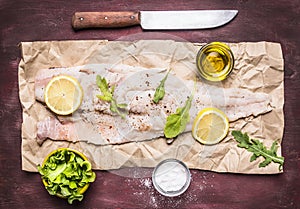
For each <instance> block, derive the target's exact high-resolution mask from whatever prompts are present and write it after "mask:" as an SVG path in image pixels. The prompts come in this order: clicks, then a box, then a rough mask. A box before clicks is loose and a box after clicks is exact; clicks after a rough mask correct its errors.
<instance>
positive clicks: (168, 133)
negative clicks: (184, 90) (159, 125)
mask: <svg viewBox="0 0 300 209" xmlns="http://www.w3.org/2000/svg"><path fill="white" fill-rule="evenodd" d="M192 100H193V95H192V96H190V97H189V98H188V99H187V100H186V102H185V105H184V107H179V108H177V109H176V112H175V113H174V114H171V115H169V116H168V117H167V122H166V125H165V128H164V134H165V137H166V138H174V137H176V136H178V135H179V134H180V133H182V132H183V131H184V130H185V127H186V124H187V123H188V122H189V121H190V114H189V111H190V109H191V106H192Z"/></svg>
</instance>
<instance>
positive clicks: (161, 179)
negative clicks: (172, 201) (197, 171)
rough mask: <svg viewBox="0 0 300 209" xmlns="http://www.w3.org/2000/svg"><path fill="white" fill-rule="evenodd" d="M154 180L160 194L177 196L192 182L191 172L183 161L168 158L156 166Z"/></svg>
mask: <svg viewBox="0 0 300 209" xmlns="http://www.w3.org/2000/svg"><path fill="white" fill-rule="evenodd" d="M152 182H153V185H154V188H155V189H156V190H157V191H158V192H159V193H160V194H162V195H164V196H167V197H175V196H178V195H181V194H182V193H184V192H185V191H186V190H187V188H188V187H189V185H190V182H191V173H190V171H189V169H188V167H187V166H186V165H185V164H184V163H183V162H181V161H179V160H177V159H166V160H163V161H162V162H160V163H159V164H158V165H157V166H156V167H155V169H154V171H153V173H152Z"/></svg>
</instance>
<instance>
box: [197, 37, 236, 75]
mask: <svg viewBox="0 0 300 209" xmlns="http://www.w3.org/2000/svg"><path fill="white" fill-rule="evenodd" d="M196 64H197V68H198V70H199V73H200V75H201V77H203V78H204V79H206V80H209V81H221V80H224V79H225V78H226V77H227V76H228V75H229V74H230V72H231V71H232V69H233V66H234V57H233V54H232V52H231V50H230V48H229V46H228V45H226V44H224V43H221V42H212V43H209V44H206V45H204V46H203V47H201V49H200V50H199V52H198V54H197V58H196Z"/></svg>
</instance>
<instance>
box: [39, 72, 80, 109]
mask: <svg viewBox="0 0 300 209" xmlns="http://www.w3.org/2000/svg"><path fill="white" fill-rule="evenodd" d="M44 98H45V103H46V105H47V106H48V108H49V109H50V110H52V111H53V112H54V113H56V114H59V115H69V114H71V113H73V112H75V111H76V110H77V109H78V108H79V106H80V105H81V102H82V98H83V90H82V87H81V85H80V83H79V82H78V80H77V79H76V78H74V77H72V76H69V75H59V76H55V77H53V78H52V79H51V80H50V81H49V83H48V84H47V86H46V89H45V93H44Z"/></svg>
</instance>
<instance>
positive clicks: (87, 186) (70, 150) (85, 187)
mask: <svg viewBox="0 0 300 209" xmlns="http://www.w3.org/2000/svg"><path fill="white" fill-rule="evenodd" d="M63 150H67V151H69V152H73V153H75V154H76V155H78V156H80V157H81V158H82V159H83V160H86V161H88V159H87V157H86V156H85V155H84V154H82V153H81V152H79V151H77V150H74V149H70V148H58V149H56V150H54V151H52V152H51V153H49V154H48V155H47V156H46V157H45V159H44V161H43V163H42V167H44V166H45V164H46V163H47V161H48V160H49V158H50V157H51V156H52V155H54V154H56V153H57V152H61V151H63ZM42 182H43V184H44V186H45V187H46V186H48V183H47V181H46V180H45V179H42ZM89 186H90V183H88V184H86V185H84V186H83V187H82V188H80V189H79V193H80V194H83V193H85V191H86V190H87V189H88V188H89ZM56 196H57V197H60V198H63V199H64V198H66V197H64V196H63V195H60V194H56Z"/></svg>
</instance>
